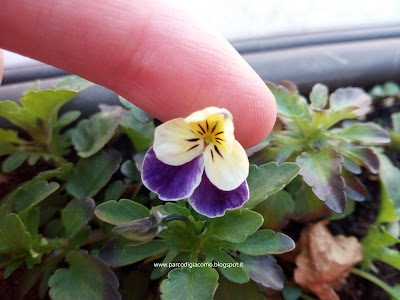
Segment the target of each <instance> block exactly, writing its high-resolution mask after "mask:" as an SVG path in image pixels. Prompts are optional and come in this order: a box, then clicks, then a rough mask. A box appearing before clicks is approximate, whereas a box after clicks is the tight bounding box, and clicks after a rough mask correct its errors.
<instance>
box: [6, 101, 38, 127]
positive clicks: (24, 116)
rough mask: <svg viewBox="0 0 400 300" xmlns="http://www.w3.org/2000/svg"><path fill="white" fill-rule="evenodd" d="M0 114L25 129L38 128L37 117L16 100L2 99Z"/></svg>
mask: <svg viewBox="0 0 400 300" xmlns="http://www.w3.org/2000/svg"><path fill="white" fill-rule="evenodd" d="M0 116H1V117H4V118H6V119H7V120H9V121H11V122H12V123H14V124H16V125H18V126H19V127H21V128H23V129H25V130H26V131H28V132H31V131H32V130H35V129H37V128H38V127H37V125H36V124H35V121H36V117H35V115H33V114H32V113H31V112H29V111H27V109H26V108H23V107H21V106H19V105H18V104H17V103H15V102H14V101H9V100H6V101H0Z"/></svg>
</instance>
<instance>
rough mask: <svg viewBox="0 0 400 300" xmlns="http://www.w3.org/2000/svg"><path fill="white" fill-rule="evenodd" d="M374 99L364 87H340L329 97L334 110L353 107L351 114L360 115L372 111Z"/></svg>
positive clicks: (331, 107)
mask: <svg viewBox="0 0 400 300" xmlns="http://www.w3.org/2000/svg"><path fill="white" fill-rule="evenodd" d="M371 103H372V99H371V96H370V95H368V94H367V93H366V92H365V91H364V90H363V89H360V88H354V87H347V88H339V89H337V90H336V91H335V92H334V93H332V94H331V95H330V97H329V106H330V109H331V110H332V111H340V110H343V109H345V108H352V111H351V115H352V116H354V117H360V116H363V115H365V114H366V113H367V112H369V111H370V109H371V107H370V105H371Z"/></svg>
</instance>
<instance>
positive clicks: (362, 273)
mask: <svg viewBox="0 0 400 300" xmlns="http://www.w3.org/2000/svg"><path fill="white" fill-rule="evenodd" d="M351 273H353V274H356V275H358V276H360V277H362V278H365V279H367V280H369V281H371V282H373V283H375V284H376V285H377V286H379V287H380V288H382V289H383V290H384V291H386V292H387V293H389V294H390V295H393V294H397V293H399V292H397V291H396V290H395V289H394V288H393V287H391V286H390V285H388V284H387V283H385V282H383V281H382V280H380V279H379V278H377V277H375V276H374V275H372V274H371V273H368V272H365V271H363V270H360V269H357V268H353V269H351Z"/></svg>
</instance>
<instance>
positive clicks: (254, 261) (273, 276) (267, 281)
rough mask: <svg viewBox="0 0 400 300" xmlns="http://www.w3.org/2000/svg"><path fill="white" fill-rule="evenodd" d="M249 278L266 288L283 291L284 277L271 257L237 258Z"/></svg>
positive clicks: (244, 256)
mask: <svg viewBox="0 0 400 300" xmlns="http://www.w3.org/2000/svg"><path fill="white" fill-rule="evenodd" d="M239 258H240V260H241V261H242V262H243V267H244V269H245V270H246V272H247V274H249V277H250V278H251V279H252V280H253V281H255V282H257V283H259V284H261V285H262V286H264V287H266V288H271V289H274V290H277V291H281V290H283V286H284V283H285V275H283V271H282V268H281V267H280V266H279V265H278V263H277V262H276V260H275V258H274V257H273V256H272V255H260V256H248V255H245V254H243V253H241V254H240V256H239Z"/></svg>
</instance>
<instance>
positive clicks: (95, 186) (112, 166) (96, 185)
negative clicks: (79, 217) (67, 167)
mask: <svg viewBox="0 0 400 300" xmlns="http://www.w3.org/2000/svg"><path fill="white" fill-rule="evenodd" d="M121 160H122V157H121V154H120V153H119V152H118V151H116V150H113V149H111V150H103V151H101V152H99V153H97V154H96V155H93V156H91V157H89V158H84V159H81V160H80V161H79V162H78V163H77V165H76V166H75V168H74V169H73V170H72V172H71V175H70V177H69V180H68V182H67V184H66V188H67V191H68V193H70V194H71V195H73V196H75V197H76V198H83V197H93V196H94V195H96V194H97V193H98V192H99V191H100V190H101V188H103V187H104V186H105V185H106V184H107V183H108V181H109V180H110V179H111V176H112V175H113V174H114V173H115V172H116V171H117V170H118V169H119V165H120V163H121Z"/></svg>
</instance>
